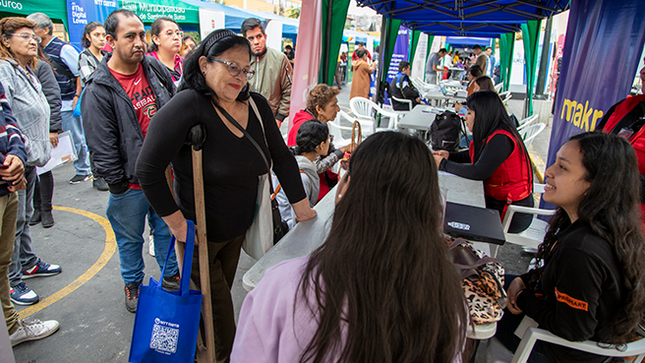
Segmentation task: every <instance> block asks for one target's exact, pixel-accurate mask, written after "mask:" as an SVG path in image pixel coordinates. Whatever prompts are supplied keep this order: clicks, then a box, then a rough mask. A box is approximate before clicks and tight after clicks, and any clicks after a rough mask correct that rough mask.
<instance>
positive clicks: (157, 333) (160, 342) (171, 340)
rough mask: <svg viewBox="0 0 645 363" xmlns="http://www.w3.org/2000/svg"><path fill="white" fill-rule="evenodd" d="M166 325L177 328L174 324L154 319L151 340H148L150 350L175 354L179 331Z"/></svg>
mask: <svg viewBox="0 0 645 363" xmlns="http://www.w3.org/2000/svg"><path fill="white" fill-rule="evenodd" d="M164 325H166V326H164ZM167 325H175V326H177V325H176V324H169V323H167V322H165V321H161V320H159V319H155V325H154V326H153V327H152V338H151V339H150V349H154V350H157V351H162V352H167V353H176V352H177V342H178V341H179V329H176V328H172V327H170V326H167ZM177 327H178V326H177Z"/></svg>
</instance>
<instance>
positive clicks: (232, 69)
mask: <svg viewBox="0 0 645 363" xmlns="http://www.w3.org/2000/svg"><path fill="white" fill-rule="evenodd" d="M213 60H214V61H217V62H220V63H223V64H226V65H227V66H228V73H229V74H230V75H231V76H233V77H235V76H237V75H238V74H240V73H242V72H244V75H245V76H246V79H247V80H251V79H252V78H253V76H255V71H252V70H250V69H243V68H241V67H240V66H238V65H237V64H235V63H233V62H227V61H225V60H221V59H217V58H213Z"/></svg>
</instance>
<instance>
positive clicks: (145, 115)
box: [110, 63, 157, 139]
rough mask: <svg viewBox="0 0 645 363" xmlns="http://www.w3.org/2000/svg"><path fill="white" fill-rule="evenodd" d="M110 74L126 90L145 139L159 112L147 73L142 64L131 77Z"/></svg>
mask: <svg viewBox="0 0 645 363" xmlns="http://www.w3.org/2000/svg"><path fill="white" fill-rule="evenodd" d="M110 72H112V75H114V78H116V80H117V81H118V82H119V83H120V84H121V87H123V89H124V90H125V93H127V94H128V97H130V101H132V107H134V111H135V112H136V113H137V119H139V126H141V133H142V134H143V138H144V139H145V138H146V133H147V132H148V126H149V125H150V119H151V118H152V116H153V115H154V114H155V112H157V97H155V93H154V92H152V87H150V83H148V79H147V78H146V75H145V73H143V67H142V66H141V63H139V68H137V71H136V72H134V73H133V74H130V75H126V74H121V73H118V72H115V71H113V70H111V69H110Z"/></svg>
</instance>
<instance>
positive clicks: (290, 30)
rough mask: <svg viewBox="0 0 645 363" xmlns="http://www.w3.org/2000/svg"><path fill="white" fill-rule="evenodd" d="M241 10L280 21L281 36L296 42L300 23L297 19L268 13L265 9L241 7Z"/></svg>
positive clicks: (260, 17)
mask: <svg viewBox="0 0 645 363" xmlns="http://www.w3.org/2000/svg"><path fill="white" fill-rule="evenodd" d="M236 9H237V8H236ZM243 11H244V12H247V13H249V14H253V15H254V16H255V17H256V18H258V19H262V18H264V19H266V20H276V21H279V22H281V23H282V37H283V38H289V39H291V40H293V42H294V43H295V42H296V38H297V37H298V26H299V25H300V21H299V20H298V19H292V18H287V17H284V16H280V15H276V14H273V13H269V12H267V11H259V10H250V9H243Z"/></svg>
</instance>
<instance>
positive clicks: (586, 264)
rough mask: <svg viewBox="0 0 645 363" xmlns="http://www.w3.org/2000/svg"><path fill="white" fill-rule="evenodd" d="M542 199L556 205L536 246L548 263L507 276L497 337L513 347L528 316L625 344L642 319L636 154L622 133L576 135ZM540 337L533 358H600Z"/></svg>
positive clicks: (574, 335) (644, 247)
mask: <svg viewBox="0 0 645 363" xmlns="http://www.w3.org/2000/svg"><path fill="white" fill-rule="evenodd" d="M545 175H546V188H545V192H544V196H543V198H544V200H545V201H547V202H549V203H553V204H555V205H557V206H558V209H557V211H556V214H555V215H554V216H553V218H552V219H551V221H550V227H549V231H548V232H547V234H546V236H545V238H544V242H543V243H542V244H541V245H540V247H539V249H538V254H537V258H538V260H539V261H542V262H544V267H542V268H539V269H536V270H532V271H529V273H527V274H525V275H522V276H520V277H517V278H515V279H512V278H511V279H508V278H507V280H506V281H507V283H508V282H509V281H510V286H509V288H508V299H509V300H508V310H509V311H510V312H511V313H513V314H516V315H511V314H504V318H503V319H502V320H501V321H500V323H499V324H498V327H497V334H496V336H497V337H498V338H499V339H500V341H502V343H504V345H506V346H507V348H509V349H511V350H514V349H516V347H517V343H518V342H519V339H517V338H516V337H513V332H514V331H515V328H516V327H517V325H519V322H520V320H521V319H522V317H523V316H524V314H526V316H528V317H530V318H532V319H533V320H535V321H536V322H537V323H538V325H539V327H540V328H542V329H546V330H548V331H550V332H552V333H554V334H556V335H558V336H560V337H562V338H565V339H568V340H571V341H583V340H593V341H597V342H603V343H611V344H617V345H620V344H625V343H627V342H629V341H631V340H632V338H634V337H635V330H636V327H637V326H638V324H639V323H640V322H642V321H643V318H644V317H645V311H644V310H643V307H644V306H645V281H644V279H643V277H644V275H645V244H644V243H643V234H642V233H641V229H640V226H641V221H640V220H641V213H640V208H639V187H638V185H639V183H638V167H637V164H636V156H635V154H634V150H633V149H632V147H631V146H630V144H629V143H628V142H627V141H625V140H623V139H622V138H620V137H617V136H613V135H607V134H602V133H598V132H595V133H584V134H580V135H576V136H574V137H572V138H571V140H570V141H569V142H567V143H566V144H564V145H563V146H562V147H561V148H560V150H559V151H558V153H557V156H556V161H555V164H553V165H551V166H550V167H549V168H548V169H547V170H546V173H545ZM604 359H605V357H601V356H598V355H594V354H591V353H584V352H580V351H577V350H574V349H571V348H566V347H562V346H558V345H554V344H549V343H543V342H539V344H537V345H536V347H535V348H534V349H533V353H532V355H531V359H529V362H532V361H534V362H537V361H548V362H565V363H568V362H571V363H573V362H603V361H604Z"/></svg>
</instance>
